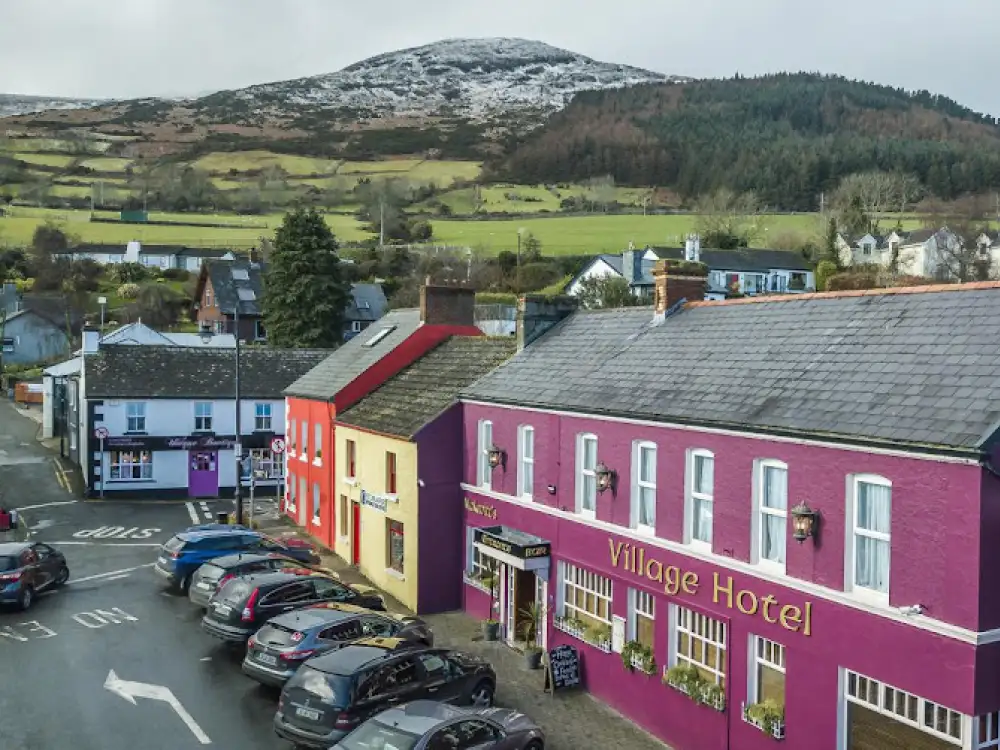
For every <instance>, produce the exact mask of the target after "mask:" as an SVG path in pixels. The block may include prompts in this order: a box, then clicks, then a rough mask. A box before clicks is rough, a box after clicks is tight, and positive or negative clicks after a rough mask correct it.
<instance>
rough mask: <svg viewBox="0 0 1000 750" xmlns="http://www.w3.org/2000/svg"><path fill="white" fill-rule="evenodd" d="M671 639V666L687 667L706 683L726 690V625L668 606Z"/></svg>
mask: <svg viewBox="0 0 1000 750" xmlns="http://www.w3.org/2000/svg"><path fill="white" fill-rule="evenodd" d="M670 607H671V610H672V612H673V617H672V618H671V620H672V625H673V631H674V633H673V635H674V637H673V638H672V639H671V644H670V666H672V667H673V666H676V665H678V664H687V665H690V666H692V667H694V668H695V669H697V670H698V672H699V673H700V674H701V676H702V677H704V678H705V679H706V680H708V681H709V682H713V683H715V684H716V685H718V686H719V687H721V688H722V689H723V690H725V688H726V623H724V622H720V621H719V620H714V619H712V618H711V617H708V616H706V615H703V614H701V613H700V612H695V611H694V610H692V609H688V608H687V607H680V606H678V605H676V604H671V605H670Z"/></svg>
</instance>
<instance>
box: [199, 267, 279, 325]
mask: <svg viewBox="0 0 1000 750" xmlns="http://www.w3.org/2000/svg"><path fill="white" fill-rule="evenodd" d="M205 266H206V267H207V273H208V278H209V280H210V281H211V282H212V290H213V291H214V292H215V299H216V304H217V305H218V306H219V310H221V311H222V313H223V314H224V315H233V314H234V312H235V310H236V302H237V300H238V299H239V289H241V288H243V289H250V290H252V291H253V294H254V299H252V300H243V301H242V302H241V304H240V316H244V315H245V316H247V317H252V316H259V315H261V314H263V313H262V309H261V297H262V296H263V292H264V282H263V277H262V274H261V269H260V266H259V265H257V264H255V263H250V262H248V261H242V260H215V261H207V262H206V263H205ZM234 270H242V271H246V272H247V276H248V279H247V280H246V281H237V280H236V279H234V278H233V271H234Z"/></svg>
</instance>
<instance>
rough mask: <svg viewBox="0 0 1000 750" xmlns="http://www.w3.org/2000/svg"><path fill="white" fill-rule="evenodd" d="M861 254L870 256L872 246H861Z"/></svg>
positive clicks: (868, 244)
mask: <svg viewBox="0 0 1000 750" xmlns="http://www.w3.org/2000/svg"><path fill="white" fill-rule="evenodd" d="M861 252H862V254H863V255H871V254H872V245H871V243H869V242H866V243H865V244H864V245H862V246H861Z"/></svg>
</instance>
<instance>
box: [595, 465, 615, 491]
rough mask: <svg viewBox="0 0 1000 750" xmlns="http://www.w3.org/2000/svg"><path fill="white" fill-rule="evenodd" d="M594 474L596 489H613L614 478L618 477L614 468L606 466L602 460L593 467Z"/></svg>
mask: <svg viewBox="0 0 1000 750" xmlns="http://www.w3.org/2000/svg"><path fill="white" fill-rule="evenodd" d="M594 476H595V477H597V491H598V492H605V491H607V490H611V491H612V492H613V491H614V489H615V480H617V479H618V472H616V471H615V470H614V469H609V468H608V466H607V465H606V464H605V463H604V462H603V461H602V462H600V463H599V464H597V467H596V468H595V469H594Z"/></svg>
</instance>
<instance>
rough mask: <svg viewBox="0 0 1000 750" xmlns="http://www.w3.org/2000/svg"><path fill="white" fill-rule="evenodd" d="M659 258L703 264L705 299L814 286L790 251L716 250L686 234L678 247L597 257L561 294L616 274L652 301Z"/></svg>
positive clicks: (808, 267) (802, 261) (807, 269)
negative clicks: (707, 272) (585, 282)
mask: <svg viewBox="0 0 1000 750" xmlns="http://www.w3.org/2000/svg"><path fill="white" fill-rule="evenodd" d="M660 260H690V261H696V262H700V263H704V264H705V265H706V266H708V270H709V274H708V290H707V292H706V298H707V299H725V298H726V297H727V296H729V295H731V294H733V293H734V292H735V293H738V294H743V295H748V296H753V295H757V294H786V293H787V294H795V293H800V292H811V291H814V290H815V287H816V278H815V274H814V272H813V267H812V264H810V263H809V262H808V261H807V260H806V259H805V258H804V257H803V256H802V254H801V253H796V252H794V251H791V250H768V249H755V248H745V249H742V248H741V249H738V250H719V249H713V248H706V249H702V248H701V241H700V239H699V238H698V237H697V236H696V235H692V236H690V237H688V238H687V241H686V242H685V246H684V247H683V248H665V247H647V248H645V249H644V250H637V249H634V248H629V249H628V250H625V251H624V252H623V253H622V254H621V255H610V254H604V255H598V256H596V257H595V258H594V259H593V260H592V261H591V262H590V263H588V264H587V266H585V267H584V269H583V270H582V271H581V272H580V273H579V274H577V276H576V277H574V278H573V280H572V281H570V282H569V284H568V285H567V286H566V293H567V294H570V295H573V296H577V295H578V294H579V293H580V290H581V289H582V287H581V282H582V281H583V280H584V279H587V278H602V277H613V276H618V277H621V278H624V279H625V280H626V281H627V282H628V284H629V287H630V288H631V290H632V293H633V294H635V295H636V296H637V297H640V298H642V299H644V300H648V301H649V302H650V304H652V299H653V289H654V286H655V280H654V278H653V267H654V266H655V264H656V262H657V261H660Z"/></svg>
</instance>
